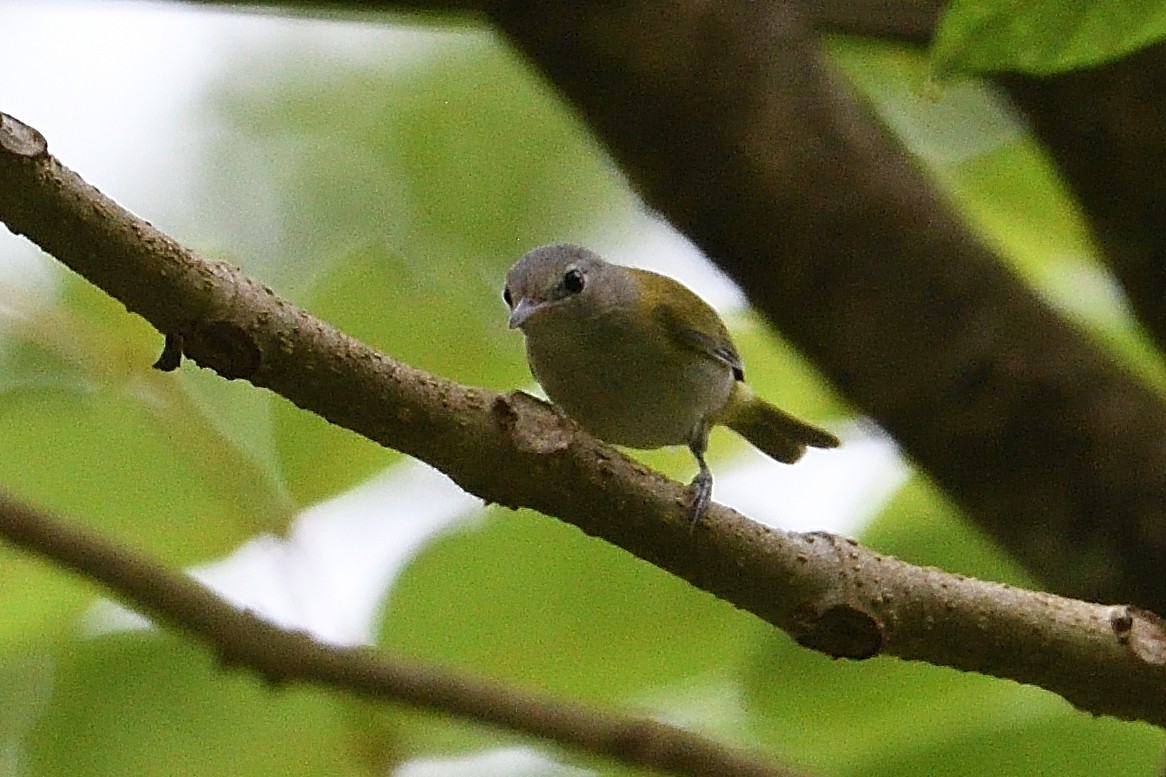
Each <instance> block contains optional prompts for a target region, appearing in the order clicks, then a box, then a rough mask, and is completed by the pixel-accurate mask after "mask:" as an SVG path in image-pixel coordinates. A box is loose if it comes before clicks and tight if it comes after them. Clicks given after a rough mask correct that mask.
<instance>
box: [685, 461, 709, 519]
mask: <svg viewBox="0 0 1166 777" xmlns="http://www.w3.org/2000/svg"><path fill="white" fill-rule="evenodd" d="M688 493H689V495H690V496H689V505H688V518H689V521H691V523H690V524H689V526H688V530H689V531H690V532H692V531H695V530H696V525H697V524H698V523H700V519H701V518H703V517H704V514H705V512H707V511H708V509H709V503H710V502H712V498H713V476H712V474H711V473H710V472H709V471H708V470H707V469H703V470H701V471H700V472H698V473H697V475H696V477H694V478H693V479H692V483H690V484H689V486H688Z"/></svg>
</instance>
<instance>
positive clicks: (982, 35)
mask: <svg viewBox="0 0 1166 777" xmlns="http://www.w3.org/2000/svg"><path fill="white" fill-rule="evenodd" d="M1164 37H1166V5H1164V4H1163V3H1161V2H1158V1H1157V0H1091V1H1090V2H1080V0H1032V1H1030V2H1021V1H1020V0H953V2H951V3H949V4H948V6H947V8H946V9H945V10H944V12H943V16H942V17H941V19H940V24H939V28H938V30H936V33H935V37H934V39H933V43H932V50H931V56H932V60H933V66H934V68H935V72H936V73H937V74H939V75H940V76H941V77H942V76H946V75H948V74H951V73H959V72H963V73H976V72H980V73H984V72H995V71H1000V70H1016V71H1020V72H1025V73H1033V74H1036V75H1049V74H1051V73H1058V72H1062V71H1066V70H1075V69H1078V68H1085V67H1093V66H1096V65H1100V64H1103V63H1105V62H1107V61H1109V60H1112V59H1118V58H1120V57H1123V56H1125V55H1127V54H1130V53H1132V52H1134V51H1136V50H1138V49H1140V48H1143V47H1145V46H1148V45H1150V44H1152V43H1155V42H1156V41H1159V40H1162V39H1163V38H1164Z"/></svg>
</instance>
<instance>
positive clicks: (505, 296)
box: [502, 286, 514, 308]
mask: <svg viewBox="0 0 1166 777" xmlns="http://www.w3.org/2000/svg"><path fill="white" fill-rule="evenodd" d="M502 301H503V302H505V303H506V307H508V308H512V307H514V298H513V297H511V296H510V287H509V286H507V287H506V288H505V289H503V290H502Z"/></svg>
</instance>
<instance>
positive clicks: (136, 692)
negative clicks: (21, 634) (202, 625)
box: [27, 633, 391, 777]
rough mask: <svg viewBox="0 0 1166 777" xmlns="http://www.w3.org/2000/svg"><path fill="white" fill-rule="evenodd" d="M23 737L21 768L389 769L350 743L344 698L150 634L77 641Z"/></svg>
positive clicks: (304, 772)
mask: <svg viewBox="0 0 1166 777" xmlns="http://www.w3.org/2000/svg"><path fill="white" fill-rule="evenodd" d="M53 686H54V687H53V697H52V701H51V703H50V704H49V706H48V709H47V710H46V711H45V712H44V713H43V715H42V716H41V718H40V720H39V721H38V723H37V725H36V727H35V729H34V730H33V732H32V734H31V736H30V737H29V738H28V741H27V760H28V766H27V774H28V775H30V777H36V775H54V777H55V776H56V775H63V774H68V775H71V776H72V777H86V775H95V776H96V775H102V776H103V777H104V776H105V775H111V774H117V775H124V777H147V776H149V775H158V777H162V776H163V775H165V777H180V776H181V775H190V776H191V777H196V776H197V777H203V775H208V774H230V775H237V776H238V777H243V776H244V775H270V777H276V776H277V775H278V776H279V777H309V776H310V775H311V776H314V775H321V776H322V775H338V774H349V775H358V774H369V775H373V774H385V773H387V771H388V769H389V768H390V767H391V764H386V763H380V764H376V765H375V768H370V764H369V763H368V762H367V760H366V758H365V757H364V754H363V753H361V752H360V751H359V750H358V749H357V748H356V747H354V745H355V744H356V742H357V739H358V737H359V736H360V732H357V731H353V730H352V729H351V728H350V725H351V724H352V723H353V722H354V720H356V719H355V718H353V717H352V716H351V715H350V714H349V713H347V712H346V711H345V709H346V705H345V703H344V702H343V701H338V700H337V699H334V698H332V697H330V696H329V694H327V693H326V692H324V691H320V690H316V689H302V688H286V689H277V688H272V687H271V686H269V685H266V684H264V683H263V682H262V681H260V680H259V679H257V678H255V677H253V676H250V675H247V674H243V673H239V672H228V671H227V670H226V669H224V668H223V667H221V666H217V665H215V663H214V662H213V661H212V659H211V656H210V655H208V654H207V653H206V651H204V650H202V649H201V648H196V647H193V646H191V645H189V644H188V643H187V642H186V641H185V640H179V639H176V638H172V637H167V636H161V635H157V634H152V633H133V634H125V635H119V636H111V637H103V638H100V639H94V640H86V641H83V642H80V643H77V644H76V645H74V646H73V647H72V648H70V649H68V650H66V651H64V653H63V654H62V655H61V656H60V658H59V661H58V664H57V668H56V672H55V676H54V682H53Z"/></svg>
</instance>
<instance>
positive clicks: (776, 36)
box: [490, 0, 1166, 612]
mask: <svg viewBox="0 0 1166 777" xmlns="http://www.w3.org/2000/svg"><path fill="white" fill-rule="evenodd" d="M888 4H889V5H895V4H894V3H889V0H887V2H877V1H876V0H864V2H861V3H859V4H857V5H858V6H859V7H863V8H871V9H875V8H880V7H886V6H887V5H888ZM838 6H839V4H838V3H835V2H828V1H827V0H818V1H817V2H809V3H808V4H807V6H806V7H807V8H808V9H809V11H808V12H806V9H805V8H803V4H802V3H795V2H754V1H753V0H723V1H722V2H716V3H712V2H707V0H678V2H674V3H670V4H669V5H668V12H667V13H662V12H661V10H660V4H659V3H658V2H656V0H619V1H616V2H605V3H571V2H562V1H561V0H509V1H508V2H503V3H500V4H499V5H498V6H497V7H495V8H494V9H492V10H491V12H490V18H491V20H492V21H493V22H494V23H495V24H497V25H498V26H499V27H500V28H501V29H502V30H503V32H504V33H505V34H506V35H507V36H508V37H509V38H510V40H512V41H513V42H514V43H515V44H516V45H517V46H518V47H519V49H520V50H521V51H522V52H523V53H524V54H525V55H526V56H527V57H529V58H530V60H531V61H532V62H533V63H534V64H535V65H536V66H537V67H538V68H539V69H540V70H541V71H542V72H543V73H544V74H545V75H546V76H547V77H548V78H549V80H550V81H551V83H552V84H553V85H554V86H555V87H556V88H557V90H558V91H559V93H560V94H562V95H564V96H565V97H566V98H567V99H569V100H570V101H571V102H572V103H573V104H574V105H575V106H576V108H578V109H579V111H580V112H581V113H582V115H583V116H584V117H585V118H586V120H587V121H588V123H589V124H590V126H591V127H592V128H593V129H594V130H595V132H596V134H597V135H598V136H599V138H600V139H601V140H602V141H603V142H604V144H605V145H606V147H607V148H608V149H609V150H610V151H611V153H612V154H613V155H614V156H615V158H616V159H617V160H618V161H619V163H620V166H621V168H622V169H623V170H624V171H625V172H626V173H627V174H628V176H629V177H630V178H631V179H632V181H633V183H634V184H635V185H636V187H637V189H638V190H639V191H640V193H641V194H642V195H643V197H644V198H645V200H646V201H647V202H648V203H649V204H650V205H651V206H652V207H654V208H657V209H659V210H660V211H661V212H662V213H663V214H664V215H665V216H666V217H667V218H668V219H669V221H670V222H671V223H672V224H674V225H675V226H676V227H677V228H678V229H680V230H681V231H682V232H684V233H685V234H686V235H687V236H688V237H689V238H691V239H692V240H693V241H694V242H695V243H697V244H698V245H699V246H700V247H701V248H702V249H703V250H704V252H705V253H706V254H707V255H708V256H709V257H710V258H712V259H713V260H714V261H716V262H717V264H719V265H720V266H721V267H722V268H723V269H725V270H726V271H727V272H728V273H729V274H730V275H731V276H732V277H733V278H734V279H735V280H737V281H738V282H739V283H740V284H741V285H742V287H743V288H744V289H745V290H746V292H747V293H748V295H749V298H750V300H751V301H752V302H753V303H754V304H755V305H756V306H757V307H758V309H759V310H760V311H761V312H763V313H764V314H765V315H766V317H767V318H768V319H769V321H770V322H772V323H773V324H774V325H775V326H776V328H777V329H778V330H779V331H781V333H782V335H783V336H785V337H787V338H788V339H789V340H790V341H791V342H792V343H793V344H794V345H796V346H797V347H798V348H799V349H800V350H802V351H803V352H804V353H806V354H807V355H808V356H809V357H810V358H811V359H812V360H813V362H814V363H815V365H816V366H817V367H819V368H820V369H821V370H822V372H823V373H824V374H825V375H826V377H828V378H829V379H830V380H831V381H832V382H833V384H834V385H835V386H836V387H838V389H839V390H840V391H841V393H842V394H843V395H844V396H846V397H847V398H848V399H849V400H850V401H852V402H853V403H854V404H855V405H856V406H858V407H859V408H861V409H862V410H863V412H865V413H868V414H870V415H871V416H873V417H874V419H875V420H876V421H878V422H879V423H880V424H881V425H883V426H884V427H885V428H886V429H887V430H888V431H889V432H890V433H891V434H893V435H894V437H895V439H896V440H897V441H898V442H899V443H900V444H901V445H902V446H903V448H904V449H905V450H906V451H907V453H908V454H910V456H911V457H912V459H913V460H914V461H916V462H917V463H918V464H919V465H920V466H921V467H922V468H923V469H924V470H926V471H927V472H928V474H930V475H931V476H932V477H933V478H934V479H935V480H936V481H938V483H939V484H940V485H941V486H942V487H943V488H944V490H945V491H946V492H947V493H949V494H951V495H952V496H953V497H954V498H955V499H956V500H957V501H958V502H959V504H960V505H961V506H962V507H964V508H965V509H966V510H967V512H968V513H969V515H970V517H972V518H973V519H975V520H976V521H977V522H978V523H980V525H982V526H983V527H985V528H986V529H987V531H988V532H989V533H991V534H992V535H993V536H994V537H995V538H997V539H998V540H1000V541H1001V542H1002V543H1003V544H1004V545H1005V546H1006V547H1007V548H1009V550H1010V551H1011V552H1013V553H1014V554H1016V556H1017V557H1018V558H1019V559H1020V560H1021V561H1022V562H1023V563H1024V564H1025V566H1026V567H1027V568H1028V569H1030V570H1032V571H1033V572H1035V573H1036V574H1037V575H1038V576H1040V578H1041V579H1042V580H1043V581H1045V582H1046V583H1048V584H1049V585H1050V586H1051V587H1053V588H1055V589H1056V590H1058V591H1063V592H1069V593H1073V594H1075V595H1079V596H1082V597H1085V598H1090V599H1113V600H1129V601H1134V602H1136V603H1138V604H1139V605H1142V606H1145V607H1149V608H1151V609H1155V610H1159V611H1162V612H1166V576H1164V575H1162V574H1161V569H1162V568H1163V566H1164V565H1166V532H1162V531H1158V530H1157V529H1156V527H1161V526H1163V525H1166V403H1163V401H1162V397H1161V396H1160V395H1158V394H1157V393H1156V392H1154V391H1153V390H1152V389H1151V388H1150V387H1148V386H1146V385H1144V384H1143V383H1141V382H1140V381H1138V380H1137V379H1135V378H1134V377H1132V376H1131V375H1130V374H1128V372H1127V371H1126V370H1125V369H1123V368H1122V367H1121V366H1120V365H1119V364H1117V363H1116V362H1115V360H1114V359H1113V358H1111V357H1110V356H1109V355H1108V354H1107V353H1105V352H1104V351H1103V350H1102V349H1101V348H1100V347H1098V345H1097V343H1095V342H1093V341H1091V340H1090V339H1089V338H1087V337H1086V336H1085V335H1083V334H1082V333H1081V332H1080V331H1078V330H1077V329H1076V328H1075V327H1073V326H1072V325H1070V324H1069V323H1068V322H1066V321H1065V320H1064V319H1063V318H1062V317H1061V316H1059V315H1058V314H1057V313H1055V312H1054V311H1052V310H1051V309H1050V308H1049V307H1048V306H1047V305H1045V304H1044V303H1043V302H1042V301H1041V300H1040V299H1038V298H1037V296H1036V295H1035V293H1033V291H1032V290H1031V289H1029V288H1028V287H1027V286H1025V285H1024V283H1022V282H1021V281H1020V279H1018V278H1017V277H1016V276H1015V275H1014V274H1013V273H1011V272H1010V271H1009V270H1008V269H1007V268H1006V267H1005V266H1004V263H1003V262H1001V261H999V260H998V259H997V257H996V256H995V255H994V254H993V253H992V251H990V250H989V249H988V248H987V247H986V246H985V245H984V244H983V243H982V242H981V241H980V240H979V239H978V238H977V237H976V236H975V235H973V234H972V233H971V232H970V231H969V230H968V228H967V227H966V225H964V224H963V223H962V222H961V220H960V219H959V217H958V216H957V215H955V213H954V212H953V211H952V209H951V208H950V207H949V206H948V203H947V202H946V201H945V200H944V198H943V197H942V195H941V194H940V193H939V192H938V191H937V189H936V187H934V186H933V185H932V184H931V182H930V181H929V180H928V179H927V177H926V175H925V174H924V173H923V171H922V170H921V169H920V168H919V166H918V165H917V164H916V163H915V162H914V161H913V160H912V159H911V158H910V157H909V156H908V155H907V153H906V152H905V151H904V149H903V148H902V147H901V145H900V144H899V143H898V142H896V141H895V139H894V138H893V137H891V136H890V134H889V133H888V132H887V131H886V130H885V129H884V128H882V127H881V126H880V125H879V123H878V122H877V121H876V120H875V119H874V118H873V117H872V115H871V114H870V112H869V111H867V110H866V109H865V107H864V106H863V105H862V104H861V102H860V101H858V100H857V99H856V98H855V97H854V96H853V94H851V92H850V91H849V90H848V89H847V88H846V85H845V82H844V79H842V78H841V77H840V76H839V74H838V73H836V72H835V71H834V70H833V69H832V67H831V65H830V62H829V60H828V58H827V57H826V56H825V54H824V53H823V51H822V49H821V46H820V45H819V39H818V33H817V31H816V30H815V29H814V27H813V23H814V21H815V19H817V20H819V21H821V23H823V24H825V23H827V21H829V20H830V18H831V17H832V16H833V19H834V23H835V24H842V23H843V20H842V19H841V16H842V14H840V13H839V7H838ZM917 11H918V12H919V13H917V14H916V16H917V17H918V18H915V19H914V20H913V21H905V22H904V23H903V24H902V28H901V31H902V32H903V34H917V33H918V32H919V31H920V30H921V25H922V24H924V23H925V22H926V19H927V18H929V16H928V15H929V14H930V15H931V17H932V18H933V16H934V11H935V8H934V3H931V2H925V3H922V4H920V5H919V7H918V9H917ZM856 13H857V11H856ZM814 14H817V16H814ZM906 16H910V14H907V15H906ZM906 16H904V17H903V18H904V19H906ZM889 21H892V20H889ZM851 26H852V28H853V24H852V25H851ZM913 31H914V32H913ZM1132 94H1135V95H1136V94H1138V92H1137V91H1136V90H1135V91H1133V92H1132ZM1116 123H1117V124H1122V122H1121V121H1120V120H1119V121H1116ZM1157 126H1159V127H1161V126H1162V122H1160V121H1159V122H1157ZM1160 134H1161V133H1158V134H1155V135H1153V137H1159V136H1160ZM1073 142H1075V143H1076V144H1077V145H1078V146H1089V144H1087V143H1083V142H1082V141H1081V139H1080V136H1077V138H1076V140H1075V141H1073ZM1154 158H1156V157H1154ZM1155 169H1156V168H1154V167H1153V166H1143V167H1142V168H1141V171H1142V174H1143V175H1144V176H1145V177H1147V179H1154V180H1158V179H1159V178H1160V176H1156V175H1155V174H1154V173H1153V172H1151V171H1153V170H1155ZM1153 212H1156V211H1153V210H1152V209H1150V208H1143V209H1140V210H1138V211H1135V212H1134V214H1135V215H1134V218H1135V219H1137V220H1139V221H1141V222H1143V223H1145V224H1153V225H1156V224H1158V223H1159V222H1160V219H1158V220H1157V221H1155V220H1154V219H1152V218H1150V215H1149V214H1151V213H1153ZM1158 231H1159V232H1161V230H1158ZM1156 273H1157V274H1156V275H1154V277H1158V278H1160V277H1161V271H1160V264H1159V266H1158V269H1157V270H1156ZM1153 290H1154V293H1156V294H1157V296H1158V298H1159V299H1160V298H1161V294H1160V289H1158V288H1157V287H1153Z"/></svg>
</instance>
